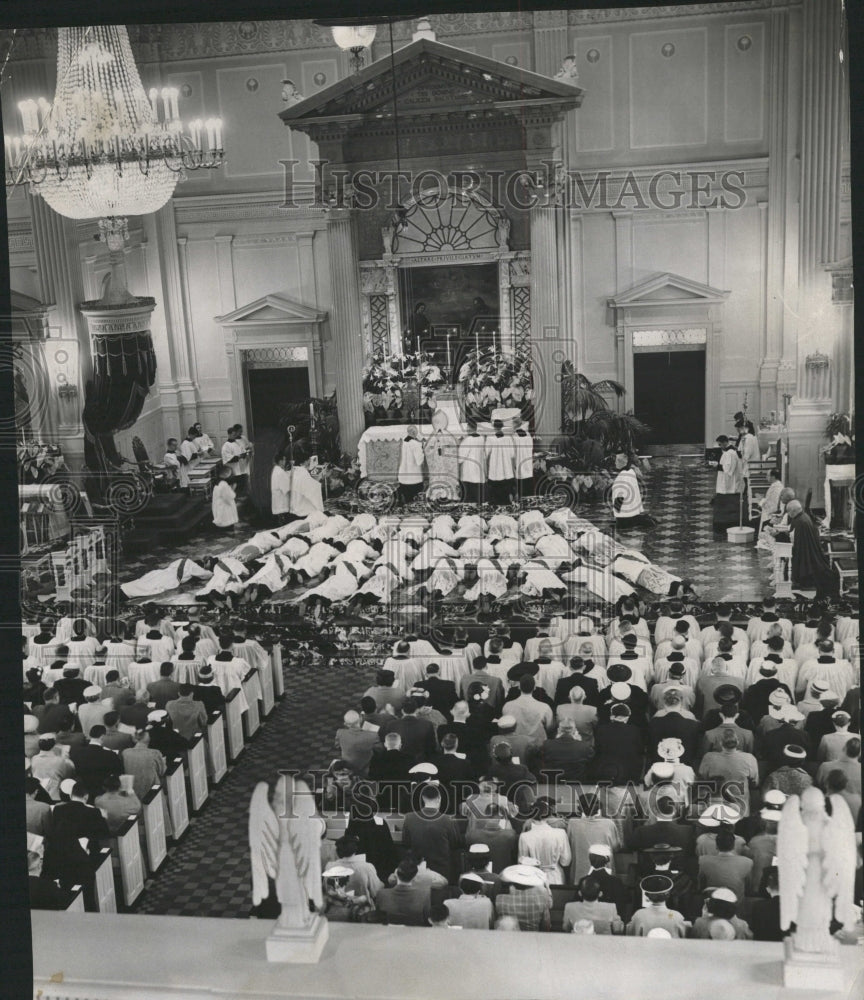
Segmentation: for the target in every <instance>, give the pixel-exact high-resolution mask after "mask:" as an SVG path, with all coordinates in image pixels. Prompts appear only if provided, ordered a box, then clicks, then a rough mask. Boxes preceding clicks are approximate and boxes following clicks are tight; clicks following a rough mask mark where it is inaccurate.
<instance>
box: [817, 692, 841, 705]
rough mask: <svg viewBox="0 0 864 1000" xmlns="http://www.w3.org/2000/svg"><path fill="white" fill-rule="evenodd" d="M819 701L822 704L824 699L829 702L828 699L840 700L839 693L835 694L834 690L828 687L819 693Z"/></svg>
mask: <svg viewBox="0 0 864 1000" xmlns="http://www.w3.org/2000/svg"><path fill="white" fill-rule="evenodd" d="M819 701H820V702H822V703H823V704H824V703H825V702H826V701H829V702H830V701H840V695H839V694H837V692H836V691H831V690H830V689H829V690H828V691H824V692H823V693H822V694H820V695H819Z"/></svg>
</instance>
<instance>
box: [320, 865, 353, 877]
mask: <svg viewBox="0 0 864 1000" xmlns="http://www.w3.org/2000/svg"><path fill="white" fill-rule="evenodd" d="M353 874H354V869H353V868H349V867H348V865H333V866H332V867H330V868H328V869H327V870H326V871H325V872H322V876H323V877H324V878H350V877H351V876H352V875H353Z"/></svg>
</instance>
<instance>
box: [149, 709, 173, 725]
mask: <svg viewBox="0 0 864 1000" xmlns="http://www.w3.org/2000/svg"><path fill="white" fill-rule="evenodd" d="M167 718H168V713H167V712H166V711H165V709H164V708H154V709H153V711H152V712H148V713H147V721H148V722H161V721H162V720H163V719H167Z"/></svg>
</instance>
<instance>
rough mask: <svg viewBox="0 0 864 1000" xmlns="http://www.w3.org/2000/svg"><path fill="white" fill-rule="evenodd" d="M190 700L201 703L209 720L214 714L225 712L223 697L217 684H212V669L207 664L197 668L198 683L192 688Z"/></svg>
mask: <svg viewBox="0 0 864 1000" xmlns="http://www.w3.org/2000/svg"><path fill="white" fill-rule="evenodd" d="M192 698H193V699H194V700H195V701H200V702H203V704H204V708H206V709H207V717H208V718H210V717H211V716H212V715H213V713H214V712H222V713H223V714H224V712H225V695H224V694H222V689H221V688H220V687H219V686H218V684H214V683H213V668H212V667H211V666H210V664H209V663H205V664H204V666H203V667H199V668H198V683H197V684H195V685H193V687H192Z"/></svg>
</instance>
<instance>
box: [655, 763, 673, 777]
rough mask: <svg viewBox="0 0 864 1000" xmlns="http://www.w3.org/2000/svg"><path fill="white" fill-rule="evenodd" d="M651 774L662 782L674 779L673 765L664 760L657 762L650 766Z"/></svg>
mask: <svg viewBox="0 0 864 1000" xmlns="http://www.w3.org/2000/svg"><path fill="white" fill-rule="evenodd" d="M651 773H652V774H653V775H654V777H655V778H661V779H663V780H666V779H669V778H674V777H675V765H674V764H670V763H668V762H667V761H665V760H660V761H657V763H656V764H652V765H651Z"/></svg>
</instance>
